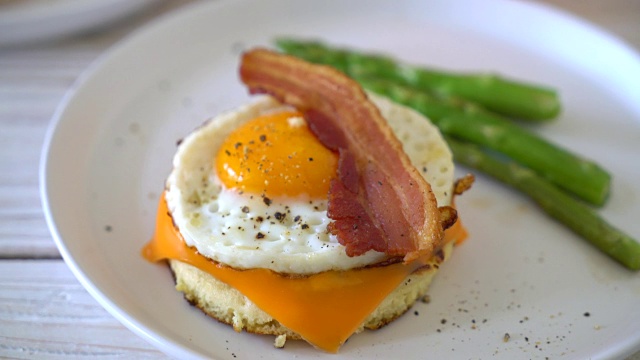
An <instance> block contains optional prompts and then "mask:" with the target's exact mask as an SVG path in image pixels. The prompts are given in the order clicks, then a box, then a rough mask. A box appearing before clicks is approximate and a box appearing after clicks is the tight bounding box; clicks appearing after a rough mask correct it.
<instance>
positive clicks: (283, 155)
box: [215, 111, 338, 199]
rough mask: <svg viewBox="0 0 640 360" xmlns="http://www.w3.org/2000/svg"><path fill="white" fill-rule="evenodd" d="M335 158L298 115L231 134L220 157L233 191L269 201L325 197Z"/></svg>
mask: <svg viewBox="0 0 640 360" xmlns="http://www.w3.org/2000/svg"><path fill="white" fill-rule="evenodd" d="M337 164H338V157H337V154H335V153H333V152H332V151H331V150H329V149H327V148H326V147H325V146H324V145H322V143H320V141H318V139H317V138H316V137H315V136H314V135H313V133H312V132H311V130H309V127H308V126H307V124H306V122H305V121H304V119H303V118H302V114H301V113H299V112H293V111H291V112H280V113H275V114H269V115H264V116H260V117H257V118H255V119H253V120H251V121H249V122H248V123H246V124H244V125H243V126H241V127H239V128H238V129H236V130H235V131H234V132H232V133H231V134H230V135H229V136H228V137H227V138H226V140H225V142H224V143H223V144H222V146H221V147H220V150H219V151H218V154H217V156H216V164H215V165H216V171H217V174H218V177H219V178H220V180H221V181H222V183H223V184H224V185H225V186H226V187H227V188H230V189H238V190H240V191H244V192H248V193H253V194H260V195H262V194H264V195H265V196H268V197H282V196H289V197H295V196H299V195H307V196H309V198H312V199H320V198H326V196H327V192H328V191H329V183H330V181H331V179H332V178H333V177H335V174H336V168H337Z"/></svg>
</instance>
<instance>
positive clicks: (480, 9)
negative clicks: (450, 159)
mask: <svg viewBox="0 0 640 360" xmlns="http://www.w3.org/2000/svg"><path fill="white" fill-rule="evenodd" d="M277 35H296V36H300V37H305V38H307V37H314V38H322V39H324V40H327V41H330V42H332V43H335V44H340V45H348V46H353V47H356V48H361V49H366V50H370V51H383V52H386V53H390V54H394V55H396V56H397V57H399V58H401V59H403V60H405V61H408V62H415V63H423V64H428V65H432V66H437V67H443V68H448V69H453V70H461V71H462V70H480V71H497V72H500V73H502V74H505V75H508V76H511V77H514V78H518V79H524V80H530V81H535V82H540V83H543V84H548V85H551V86H554V87H556V88H557V89H558V90H559V91H560V94H561V96H562V100H563V103H564V106H565V109H564V112H563V114H562V116H561V117H560V118H559V119H558V120H557V121H555V122H553V123H550V124H548V125H542V126H534V127H533V128H534V131H537V132H540V133H541V134H542V135H543V136H546V137H547V138H549V139H551V140H553V141H555V142H558V143H562V144H563V145H564V146H566V147H568V148H570V149H573V150H575V151H577V152H579V153H581V154H584V155H585V156H588V157H590V158H593V159H595V160H596V161H598V162H600V163H602V164H604V165H606V167H607V168H608V169H609V170H610V171H611V172H612V173H613V174H614V181H613V192H612V196H611V199H610V201H609V202H608V204H607V205H606V207H604V208H603V209H602V211H601V213H602V214H603V215H604V216H605V217H607V218H608V219H610V221H611V222H612V223H614V224H616V225H618V226H620V227H623V228H625V230H626V231H627V232H629V233H630V234H632V235H634V236H635V237H636V238H640V221H638V214H640V185H638V180H639V179H640V166H638V165H639V163H638V159H637V154H639V153H640V122H639V121H638V119H639V118H640V83H638V81H637V80H638V79H640V60H639V57H638V55H637V54H636V53H634V52H633V51H631V50H630V49H629V48H627V47H626V46H625V45H624V44H622V43H621V42H619V41H618V40H616V39H615V38H613V37H611V36H609V35H607V34H606V33H604V32H602V31H600V30H598V29H596V28H594V27H593V26H591V25H589V24H586V23H584V22H583V21H581V20H579V19H576V18H574V17H571V16H568V15H566V14H563V13H560V12H558V11H555V10H553V9H550V8H546V7H542V6H537V5H534V4H530V3H521V2H515V1H502V0H495V1H493V0H492V1H463V0H460V1H447V2H444V1H442V2H425V1H394V2H391V1H385V0H376V1H369V0H366V1H365V0H357V1H349V2H344V1H338V0H332V1H322V2H320V1H297V0H273V1H257V0H256V1H251V0H243V1H219V2H215V3H202V4H197V5H195V6H192V7H190V8H187V9H185V10H184V11H180V12H178V13H175V14H171V15H169V16H167V17H166V18H164V19H162V20H161V21H158V22H156V23H154V24H153V25H151V26H149V27H147V28H146V29H144V30H143V31H141V32H139V33H137V34H135V35H134V36H132V37H131V38H129V39H127V40H126V41H124V42H123V43H121V44H120V45H118V46H116V47H115V48H114V49H112V50H111V51H110V52H108V53H107V54H106V55H105V56H104V57H103V58H102V59H101V60H100V61H99V62H98V63H97V64H95V65H94V66H92V67H91V69H89V70H88V72H87V73H86V74H85V76H83V77H82V78H81V79H80V81H79V82H78V83H77V85H76V86H75V88H74V89H73V91H72V92H71V93H70V94H69V96H67V97H66V99H65V100H64V103H63V104H62V106H61V107H60V109H59V111H58V112H57V114H56V117H55V119H54V122H53V125H52V127H51V131H50V132H49V135H48V137H47V141H46V145H45V149H44V153H43V162H42V171H41V177H42V195H43V199H44V208H45V211H46V215H47V219H48V222H49V225H50V227H51V231H52V233H53V236H54V238H55V239H56V241H57V244H58V246H59V248H60V251H61V253H62V254H63V256H64V258H65V260H66V261H67V264H68V265H69V267H70V268H71V269H72V270H73V272H74V273H75V274H76V276H77V277H78V278H79V279H80V281H81V282H82V283H83V285H84V286H86V288H87V289H88V290H89V292H90V293H91V294H92V295H93V296H94V297H95V298H96V299H98V301H99V302H100V303H101V304H102V305H103V306H104V307H105V308H106V309H108V310H109V311H110V312H111V313H112V314H113V315H114V316H116V317H117V318H118V319H119V320H120V321H122V322H123V323H124V324H125V325H126V326H128V327H129V328H131V329H132V330H134V331H135V332H136V333H138V334H140V335H142V336H143V337H144V338H146V339H148V340H150V341H151V342H152V343H154V344H155V345H157V346H158V347H159V348H160V349H162V350H164V351H166V352H167V353H169V354H172V355H174V356H176V357H178V358H187V357H190V356H193V357H214V358H219V359H233V358H236V357H237V358H245V359H246V358H252V359H253V358H261V359H279V358H289V357H292V356H297V357H301V358H302V357H304V358H331V359H342V358H349V359H356V358H358V359H360V358H362V359H373V358H389V357H393V358H395V357H398V356H402V357H403V358H407V359H409V358H425V357H427V355H428V357H429V358H465V359H466V358H470V359H480V358H482V359H486V358H496V359H516V358H545V357H549V358H552V359H554V358H559V357H562V358H566V359H585V358H591V359H604V358H612V357H613V358H615V357H623V356H626V355H628V354H630V353H633V352H634V351H637V350H640V306H638V303H639V300H640V277H639V276H638V274H637V273H632V272H630V271H627V270H626V269H624V268H622V267H621V266H619V265H618V264H617V263H615V262H613V261H611V260H610V259H609V258H607V257H605V256H603V255H602V254H601V253H599V252H598V251H597V250H594V249H593V248H592V247H590V246H589V245H587V244H585V242H583V241H582V240H580V239H579V238H578V237H576V236H574V235H573V234H572V233H571V232H569V231H568V230H566V229H565V228H564V227H562V226H561V225H559V224H557V223H555V222H554V221H552V220H550V219H548V218H547V217H546V216H545V215H543V214H542V213H541V212H540V211H538V210H537V209H536V208H535V206H534V205H532V203H531V202H530V201H529V200H528V199H527V198H524V197H523V196H521V195H520V194H518V193H517V192H514V191H511V190H510V189H508V188H506V187H505V186H502V185H501V184H498V183H496V182H494V181H492V180H491V179H489V178H486V177H484V176H479V177H478V180H477V183H476V185H475V186H474V188H473V191H471V192H469V193H468V194H465V195H464V197H462V198H460V201H459V207H460V210H461V212H462V216H463V219H464V221H465V224H466V225H467V226H468V228H469V230H470V232H471V237H470V238H469V240H468V241H467V242H466V243H465V244H464V245H463V246H461V247H459V248H458V249H457V251H456V252H455V253H454V255H453V258H452V259H451V261H450V262H448V263H447V264H446V265H445V266H444V267H443V269H442V271H441V273H440V274H439V276H438V277H437V279H436V280H435V282H434V283H433V286H432V288H431V290H430V294H431V298H432V301H431V303H430V304H422V303H419V304H416V306H415V307H414V309H413V310H412V311H411V312H409V313H407V314H406V315H405V316H404V317H402V318H401V319H399V320H398V321H396V322H394V323H392V324H391V325H390V326H387V327H385V328H384V329H381V330H379V331H375V332H367V333H365V334H362V335H358V336H355V337H353V338H352V339H351V340H350V341H349V342H348V343H347V344H346V345H345V346H344V347H343V348H342V349H341V352H340V355H338V356H335V355H328V354H324V353H322V352H318V351H316V350H314V349H312V348H311V347H310V346H308V345H306V344H304V343H300V342H289V343H288V344H287V347H286V349H284V350H276V349H274V348H273V346H272V341H273V338H272V337H267V336H256V335H251V334H246V333H236V332H234V331H233V330H232V329H231V328H230V327H228V326H225V325H221V324H219V323H217V322H216V321H213V320H211V319H209V318H207V317H206V316H203V315H202V313H201V312H200V311H199V310H197V309H195V308H193V307H191V306H189V305H188V304H187V303H186V302H185V301H184V299H183V297H182V295H181V294H179V293H177V292H176V291H175V290H174V289H173V280H172V277H171V274H170V272H169V270H168V269H167V268H166V267H165V266H161V265H154V264H149V263H147V262H145V261H144V260H143V259H142V258H141V257H140V255H139V252H140V249H141V247H142V246H143V244H144V243H145V242H146V241H147V240H149V238H150V237H151V234H152V230H153V225H154V214H155V209H156V203H157V200H158V197H159V195H160V193H161V191H162V188H163V182H164V179H165V177H166V176H167V174H168V172H169V170H170V167H171V158H172V155H173V152H174V150H175V144H176V141H177V140H178V139H180V138H182V137H183V136H185V135H186V134H187V133H189V132H190V131H191V130H192V129H193V128H195V127H196V126H198V125H199V124H200V123H201V122H202V121H203V120H205V119H206V118H208V117H210V116H212V115H214V114H216V113H218V112H220V111H222V110H227V109H230V108H233V107H234V106H236V105H238V104H241V103H243V102H245V101H246V100H247V99H248V95H247V94H246V91H245V89H244V88H243V87H242V86H241V85H240V83H239V81H238V79H237V66H238V54H239V51H240V50H241V49H243V48H247V47H250V46H255V45H269V44H270V41H271V40H272V38H273V37H274V36H277ZM464 171H466V170H464V169H460V173H462V172H464ZM414 311H416V312H417V314H418V315H415V314H414ZM587 314H588V316H587ZM505 333H509V334H510V340H509V341H508V342H504V341H503V337H504V334H505Z"/></svg>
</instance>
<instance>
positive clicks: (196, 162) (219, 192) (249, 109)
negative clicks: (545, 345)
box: [165, 94, 454, 274]
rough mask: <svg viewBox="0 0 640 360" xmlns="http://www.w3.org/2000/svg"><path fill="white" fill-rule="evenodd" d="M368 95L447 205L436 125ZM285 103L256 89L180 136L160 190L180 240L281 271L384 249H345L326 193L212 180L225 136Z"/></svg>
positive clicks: (317, 267)
mask: <svg viewBox="0 0 640 360" xmlns="http://www.w3.org/2000/svg"><path fill="white" fill-rule="evenodd" d="M369 96H370V98H371V100H372V101H373V102H374V103H375V104H376V106H378V108H379V109H380V111H381V113H382V115H383V116H384V117H385V118H386V119H387V121H388V123H389V125H390V126H391V128H392V129H393V131H394V133H395V134H396V136H397V137H398V139H400V141H402V143H403V148H404V151H405V152H406V153H407V154H408V155H409V158H410V159H411V161H412V163H413V164H414V166H416V168H417V169H418V170H419V171H420V172H421V174H422V175H423V176H424V177H425V179H426V180H427V181H428V182H429V183H430V184H431V187H432V189H433V192H434V194H435V197H436V199H437V201H438V205H439V206H442V205H449V204H450V202H451V196H452V194H451V190H452V187H453V181H454V173H453V171H454V166H453V159H452V155H451V152H450V150H449V148H448V147H447V145H446V143H445V141H444V139H443V138H442V136H441V135H440V132H439V131H438V130H437V128H436V127H435V126H434V125H433V124H431V123H430V122H429V121H427V120H426V119H425V118H424V117H423V116H422V115H420V114H419V113H417V112H415V111H413V110H411V109H409V108H407V107H404V106H401V105H398V104H395V103H393V102H392V101H390V100H388V99H386V98H384V97H380V96H377V95H374V94H369ZM285 108H287V107H286V106H284V105H282V104H280V103H279V102H277V101H276V100H275V99H273V98H271V97H268V96H261V97H259V98H258V99H257V100H255V101H254V102H252V103H251V104H249V105H245V106H243V107H241V108H239V109H236V110H234V111H230V112H227V113H224V114H222V115H219V116H218V117H216V118H214V119H212V120H209V121H208V122H206V123H205V124H203V125H202V126H201V127H200V128H198V129H196V131H194V132H193V133H191V134H190V135H189V136H187V137H186V138H185V139H184V140H183V141H182V142H181V143H180V145H179V147H178V151H177V153H176V155H175V157H174V160H173V166H174V168H173V171H172V172H171V174H170V175H169V178H168V179H167V182H166V193H165V194H166V195H165V196H166V200H167V204H168V207H169V211H170V212H171V215H172V217H173V221H174V223H175V225H176V226H177V227H178V229H179V230H180V233H181V234H182V236H183V238H184V240H185V242H186V243H187V244H188V245H189V246H193V247H195V248H196V249H197V251H198V252H199V253H201V254H202V255H204V256H206V257H208V258H210V259H213V260H215V261H217V262H220V263H223V264H226V265H228V266H231V267H234V268H238V269H250V268H266V269H271V270H274V271H276V272H281V273H287V274H313V273H318V272H322V271H327V270H347V269H352V268H357V267H362V266H366V265H369V264H373V263H376V262H379V261H381V260H383V259H385V255H384V254H383V253H378V252H375V251H373V250H372V251H369V252H367V253H366V254H364V255H361V256H356V257H349V256H347V255H346V252H345V248H344V246H342V245H340V244H339V243H338V241H337V239H336V238H335V236H333V235H331V234H329V233H328V232H327V225H328V224H329V222H330V219H329V218H328V217H327V215H326V208H327V201H326V200H325V199H322V200H310V199H308V198H304V197H297V198H284V199H266V200H265V199H264V197H262V196H261V195H260V194H248V193H243V194H240V193H238V192H237V191H233V190H229V189H226V188H225V187H224V185H223V184H221V182H220V181H219V180H218V178H217V175H216V174H215V159H214V157H215V156H216V154H217V151H218V149H219V148H220V146H221V145H222V143H223V142H224V140H225V138H226V137H227V136H228V135H229V134H230V133H231V132H232V131H233V130H234V129H235V128H237V127H238V126H240V125H242V124H244V123H245V122H247V121H250V120H252V119H254V118H256V117H258V116H260V115H263V114H265V113H269V112H274V111H281V110H283V109H285Z"/></svg>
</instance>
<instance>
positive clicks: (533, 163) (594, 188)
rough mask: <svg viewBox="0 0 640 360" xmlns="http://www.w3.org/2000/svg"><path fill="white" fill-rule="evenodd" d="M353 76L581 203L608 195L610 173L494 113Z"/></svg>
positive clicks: (598, 200) (446, 131)
mask: <svg viewBox="0 0 640 360" xmlns="http://www.w3.org/2000/svg"><path fill="white" fill-rule="evenodd" d="M356 80H357V81H358V82H360V84H361V85H362V86H363V87H364V88H366V89H368V90H371V91H373V92H376V93H379V94H381V95H385V96H387V97H389V98H391V99H393V100H394V101H396V102H398V103H401V104H404V105H407V106H409V107H412V108H413V109H415V110H417V111H419V112H421V113H423V114H424V115H425V116H427V117H428V118H429V119H430V120H431V121H432V122H433V123H434V124H435V125H436V126H437V127H438V128H439V129H440V131H441V132H442V133H444V134H447V135H450V136H453V137H456V138H459V139H464V140H467V141H470V142H472V143H475V144H479V145H482V146H485V147H487V148H490V149H492V150H495V151H498V152H500V153H502V154H504V155H506V156H508V157H510V158H511V159H513V160H515V161H517V162H519V163H520V164H522V165H525V166H527V167H529V168H531V169H532V170H534V171H536V172H538V173H539V174H540V175H541V176H543V177H545V178H546V179H547V180H549V181H551V182H553V183H554V184H556V185H557V186H559V187H562V188H563V189H565V190H567V191H569V192H571V193H572V194H574V195H576V196H578V197H580V198H582V199H583V200H585V201H588V202H590V203H592V204H594V205H602V204H604V202H605V201H606V199H607V196H608V193H609V186H610V182H611V177H610V175H609V174H608V173H607V172H606V171H605V170H604V169H602V168H601V167H600V166H598V165H597V164H596V163H594V162H592V161H589V160H586V159H584V158H581V157H579V156H577V155H575V154H573V153H570V152H569V151H567V150H565V149H563V148H561V147H559V146H556V145H554V144H551V143H550V142H547V141H545V140H544V139H542V138H540V137H539V136H536V135H535V134H534V133H532V132H530V131H527V130H525V129H524V128H522V127H520V126H518V125H515V124H513V123H511V122H510V121H508V120H506V119H504V118H502V117H500V116H498V115H496V114H492V113H490V112H488V111H486V110H484V109H482V108H478V107H474V106H471V105H468V104H464V103H462V105H461V102H460V101H459V100H457V99H451V98H447V99H438V98H436V97H434V96H432V95H429V94H428V93H424V92H421V91H419V90H415V89H413V88H411V87H408V86H403V85H397V84H395V83H393V82H391V81H385V80H375V79H374V80H372V79H366V78H356Z"/></svg>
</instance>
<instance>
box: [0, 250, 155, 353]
mask: <svg viewBox="0 0 640 360" xmlns="http://www.w3.org/2000/svg"><path fill="white" fill-rule="evenodd" d="M0 357H2V358H5V357H8V358H16V359H33V358H47V359H58V358H60V359H62V358H65V359H67V358H69V357H75V358H136V359H152V358H153V359H158V358H163V357H164V355H163V354H162V353H160V352H159V351H158V350H156V349H155V348H153V347H152V346H151V345H150V344H148V343H147V342H146V341H145V340H143V339H142V338H141V337H139V336H137V335H135V334H134V333H132V332H130V331H129V330H128V329H125V328H124V327H123V326H122V325H121V324H120V323H119V322H118V321H117V320H116V319H115V318H114V317H113V316H111V314H109V313H108V312H107V311H106V310H104V309H103V308H102V307H101V306H100V305H99V304H98V303H97V302H96V301H95V300H94V299H93V298H92V297H91V295H89V293H87V291H86V290H85V289H84V288H83V287H82V285H80V283H78V281H77V280H76V279H75V277H74V276H73V275H72V274H71V272H70V271H69V269H68V268H67V266H66V264H65V263H64V262H63V261H62V260H1V261H0Z"/></svg>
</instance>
